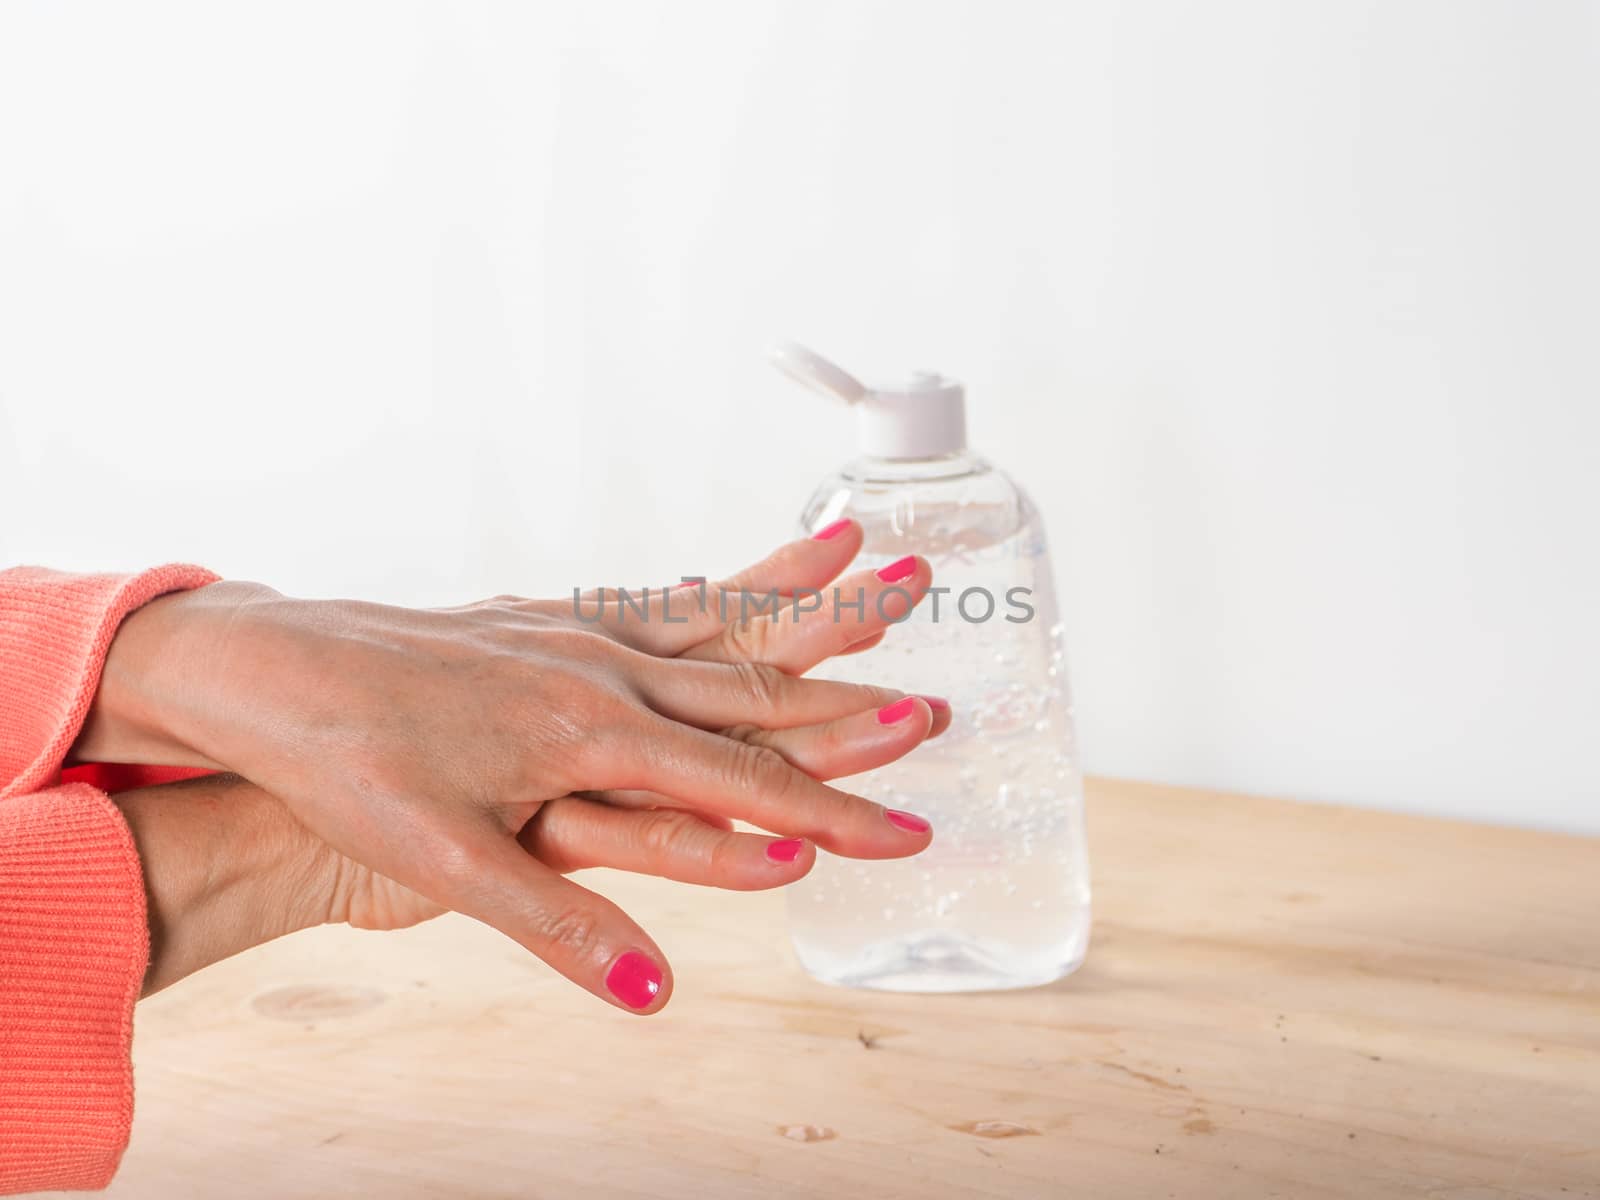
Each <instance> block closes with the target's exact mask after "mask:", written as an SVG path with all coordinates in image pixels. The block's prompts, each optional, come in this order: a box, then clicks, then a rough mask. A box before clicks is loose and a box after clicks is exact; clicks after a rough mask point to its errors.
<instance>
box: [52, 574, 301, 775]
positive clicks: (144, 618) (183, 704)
mask: <svg viewBox="0 0 1600 1200" xmlns="http://www.w3.org/2000/svg"><path fill="white" fill-rule="evenodd" d="M263 594H265V595H276V593H272V592H271V591H270V589H267V588H263V587H261V586H260V585H258V584H250V583H236V582H219V583H213V584H210V585H208V586H206V587H203V588H197V589H195V590H193V591H186V592H174V593H171V594H169V595H165V596H160V597H158V598H156V599H155V600H152V601H150V603H148V604H145V605H143V606H142V607H140V608H138V609H136V610H134V611H133V612H131V613H129V614H128V615H127V617H125V618H124V619H123V621H122V622H121V624H120V625H119V626H118V628H117V632H116V635H115V636H114V637H113V638H112V641H111V646H110V649H109V650H108V652H107V654H106V660H105V663H104V666H103V668H102V670H101V674H100V681H99V686H98V687H97V688H96V690H95V696H94V700H93V703H92V704H91V706H90V709H89V713H88V716H87V718H86V719H85V721H84V725H83V728H82V730H81V731H80V732H79V735H78V738H77V741H76V742H75V743H74V744H73V747H72V750H71V751H70V753H69V755H68V761H69V762H117V763H140V764H147V765H160V766H184V767H189V766H192V767H205V768H210V769H212V770H220V769H223V766H224V764H222V763H221V762H219V761H217V760H216V759H215V758H213V757H212V756H211V755H210V754H209V753H208V752H207V750H206V749H205V741H206V739H205V737H204V729H205V717H206V714H207V712H208V711H209V710H213V709H215V708H216V707H217V706H218V705H219V704H220V703H221V702H222V698H223V695H224V693H223V692H222V691H221V690H220V689H219V687H218V684H219V682H220V670H221V663H222V659H223V656H222V653H221V651H222V644H223V642H224V640H225V639H226V636H227V631H228V629H229V628H230V626H231V625H232V622H233V618H234V616H235V615H236V613H237V611H238V610H239V608H240V607H241V606H242V605H244V604H246V603H248V602H249V601H250V600H252V599H256V598H259V597H260V596H262V595H263Z"/></svg>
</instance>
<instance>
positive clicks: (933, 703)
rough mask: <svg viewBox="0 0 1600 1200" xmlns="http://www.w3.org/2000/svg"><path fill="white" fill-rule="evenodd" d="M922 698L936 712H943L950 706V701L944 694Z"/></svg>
mask: <svg viewBox="0 0 1600 1200" xmlns="http://www.w3.org/2000/svg"><path fill="white" fill-rule="evenodd" d="M922 699H923V702H924V703H926V704H927V706H928V707H929V708H931V709H933V711H934V712H943V711H944V710H945V709H947V708H949V707H950V701H948V700H946V699H945V698H944V697H943V696H924V697H923V698H922Z"/></svg>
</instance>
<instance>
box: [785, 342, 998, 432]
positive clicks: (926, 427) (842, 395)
mask: <svg viewBox="0 0 1600 1200" xmlns="http://www.w3.org/2000/svg"><path fill="white" fill-rule="evenodd" d="M772 363H773V365H774V366H776V367H777V368H778V370H780V371H782V372H783V373H784V374H786V375H788V376H790V377H791V378H793V379H795V380H797V381H799V382H800V383H803V384H804V385H805V386H806V387H809V388H811V389H812V390H813V391H818V392H821V393H823V394H824V395H827V396H833V397H835V398H837V399H840V400H843V401H844V402H845V403H846V404H848V405H850V406H851V407H852V408H854V409H855V410H856V428H857V433H858V436H859V437H860V439H861V451H862V453H864V454H870V455H873V456H874V457H876V458H937V457H939V456H940V455H943V454H955V453H956V452H957V451H959V450H965V449H966V446H967V391H966V389H965V388H964V387H962V386H961V384H959V383H958V382H956V381H955V380H954V379H946V378H945V377H944V376H943V375H940V374H938V373H937V372H935V371H917V372H915V373H914V374H913V375H912V376H911V378H910V379H908V380H906V381H905V382H903V383H896V384H892V385H890V386H887V387H870V388H869V387H868V386H867V385H866V384H864V383H862V382H861V381H860V380H859V379H857V378H856V377H855V376H854V375H852V374H850V372H848V371H846V370H845V369H844V368H843V367H841V366H839V365H838V364H837V363H832V362H829V361H828V360H827V359H825V358H823V357H822V355H820V354H818V353H817V352H816V351H814V350H808V349H806V348H805V347H804V346H801V345H799V344H797V343H795V342H781V343H779V344H778V345H777V346H775V347H773V350H772Z"/></svg>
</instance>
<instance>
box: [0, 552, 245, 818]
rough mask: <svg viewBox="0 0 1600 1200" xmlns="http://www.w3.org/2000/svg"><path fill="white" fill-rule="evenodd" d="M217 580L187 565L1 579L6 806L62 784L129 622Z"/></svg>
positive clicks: (1, 753) (0, 775) (23, 570)
mask: <svg viewBox="0 0 1600 1200" xmlns="http://www.w3.org/2000/svg"><path fill="white" fill-rule="evenodd" d="M216 579H217V576H216V575H213V574H212V573H211V572H210V571H207V570H205V569H203V568H201V567H191V566H181V565H174V566H166V567H156V568H153V569H152V570H149V571H143V572H141V573H139V574H137V575H68V574H64V573H62V572H60V571H51V570H48V569H46V568H43V567H14V568H12V569H11V570H9V571H0V669H3V671H4V678H3V679H0V800H4V799H5V798H6V797H9V796H19V795H23V794H25V793H27V792H32V791H36V790H37V789H39V788H41V787H45V786H46V785H48V784H50V783H52V782H54V780H55V778H56V773H57V772H58V771H59V770H60V769H61V763H62V761H63V760H64V759H65V758H66V756H67V751H68V750H70V749H71V748H72V743H73V742H74V741H75V740H77V737H78V732H79V731H80V730H81V729H82V728H83V722H84V720H85V718H86V717H87V716H88V715H89V705H90V704H91V703H92V702H93V700H94V694H95V689H96V688H98V687H99V686H100V671H101V668H102V667H103V666H104V665H105V661H106V651H107V650H109V649H110V647H111V639H112V638H113V637H115V636H116V632H117V626H118V625H120V624H121V623H122V619H123V618H124V617H125V616H127V615H128V614H129V613H130V612H132V611H133V610H134V609H136V608H138V607H139V606H141V605H143V604H147V603H149V602H150V601H151V600H154V599H155V598H156V597H157V596H160V595H164V594H165V593H167V592H177V591H184V590H186V589H189V588H196V587H201V586H203V585H205V584H208V583H214V582H215V581H216Z"/></svg>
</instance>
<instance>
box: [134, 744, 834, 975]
mask: <svg viewBox="0 0 1600 1200" xmlns="http://www.w3.org/2000/svg"><path fill="white" fill-rule="evenodd" d="M115 799H116V803H117V805H118V807H119V808H121V810H122V814H123V817H124V819H125V820H126V821H127V823H128V827H129V829H130V831H131V832H132V834H133V839H134V844H135V846H136V847H137V849H138V851H139V859H140V864H141V867H142V868H143V874H144V881H145V891H146V896H147V900H148V905H147V910H148V921H149V926H150V962H149V965H148V967H147V969H146V971H145V978H144V987H143V993H142V994H143V995H146V996H148V995H151V994H152V993H155V992H158V991H160V990H161V989H162V988H165V987H169V986H171V985H172V984H174V983H176V982H177V981H178V980H180V979H182V978H184V977H185V976H187V975H190V974H193V973H194V972H195V971H198V970H200V969H201V968H202V967H206V966H209V965H210V964H211V963H214V962H218V961H220V960H222V959H224V958H228V957H230V956H232V955H234V954H237V953H239V952H240V951H242V950H247V949H249V948H250V947H252V946H257V945H260V944H261V943H263V942H269V941H272V940H273V939H274V938H278V937H282V936H283V935H284V934H288V933H293V932H295V931H296V930H300V929H306V928H309V927H311V926H313V925H328V924H335V925H351V926H354V927H355V928H357V929H376V930H384V929H405V928H408V927H409V926H412V925H417V924H420V923H421V922H423V921H427V920H431V919H432V918H433V917H436V916H438V915H440V914H441V913H443V912H444V911H445V909H444V906H443V905H440V904H435V903H434V902H433V901H431V900H429V899H427V898H426V897H424V896H419V895H418V894H417V893H416V892H414V891H412V890H411V889H410V888H407V887H403V886H401V885H400V884H398V883H396V882H395V881H394V880H392V879H388V878H386V877H384V876H382V875H379V874H377V873H376V872H375V871H373V870H372V869H371V868H370V867H367V866H365V865H363V864H362V863H359V862H356V861H354V860H353V859H350V858H347V857H345V856H344V855H342V854H340V853H339V852H338V851H336V850H334V849H333V848H332V847H331V846H329V845H328V844H327V843H326V842H324V841H322V839H320V838H318V837H317V836H316V835H315V834H313V833H311V832H310V831H309V830H307V829H306V828H305V826H303V825H301V824H300V822H299V821H297V820H295V818H294V816H293V815H292V814H291V813H290V812H289V810H288V809H287V808H285V807H284V805H283V804H282V803H281V802H279V801H278V800H276V799H274V798H273V797H272V796H270V795H268V794H267V793H266V792H264V791H262V790H261V789H260V788H258V787H256V786H255V785H254V784H252V783H249V782H247V781H246V780H243V779H240V778H239V777H238V776H236V775H208V776H205V777H203V778H200V779H191V780H187V781H185V782H183V783H172V784H162V785H158V786H154V787H146V788H139V789H136V790H133V791H127V792H122V793H119V794H118V795H117V796H116V797H115ZM663 821H682V822H685V823H687V824H689V825H691V826H695V827H696V828H693V829H691V830H689V831H688V836H678V835H677V831H676V830H673V832H672V833H671V835H669V836H666V837H662V836H661V830H662V828H663V827H662V825H661V822H663ZM518 840H519V841H520V842H521V843H522V845H523V846H524V847H525V848H526V849H527V851H528V852H529V853H530V854H533V855H534V856H535V857H537V858H538V859H539V860H540V861H541V862H543V863H544V864H545V865H546V866H547V867H549V868H550V869H551V870H553V871H558V872H560V873H562V874H565V873H567V872H569V871H575V870H578V869H580V868H582V867H586V866H593V865H597V864H598V863H599V862H601V861H604V862H607V863H609V864H611V865H615V866H621V867H624V868H626V869H629V870H633V871H637V872H640V873H643V874H653V875H663V876H666V877H667V878H670V879H683V880H688V881H692V882H695V883H702V884H708V885H710V886H713V887H725V888H740V889H748V888H766V887H778V886H781V885H783V884H786V883H791V882H793V881H794V880H795V879H798V878H799V877H800V876H802V875H804V874H805V873H806V871H807V870H808V869H809V867H810V863H809V862H807V861H805V860H804V859H803V858H802V857H801V856H799V855H798V854H794V855H791V854H789V853H787V852H786V851H785V852H780V853H779V854H778V855H777V856H773V855H771V854H769V853H768V848H769V847H770V846H772V845H774V844H776V845H779V846H780V847H782V846H783V845H784V844H783V843H773V842H771V840H770V839H768V838H764V837H759V836H755V835H752V834H744V833H734V832H731V831H725V830H718V829H713V828H711V827H710V826H707V825H705V824H703V823H701V822H699V821H696V820H695V819H694V818H692V817H688V816H686V815H685V814H682V813H679V814H667V813H662V814H656V813H652V812H644V811H637V812H626V813H620V812H619V813H617V814H616V817H615V818H614V819H611V818H608V819H606V820H605V821H603V822H601V823H598V824H596V823H593V822H591V821H589V820H588V819H587V818H586V815H585V814H584V813H582V812H580V811H579V809H578V807H577V806H565V805H564V802H557V803H556V804H552V805H547V806H546V807H545V808H544V810H542V812H541V819H539V820H537V821H535V822H531V823H530V824H529V825H528V826H527V828H525V829H524V830H523V832H522V834H521V835H520V837H519V839H518Z"/></svg>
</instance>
